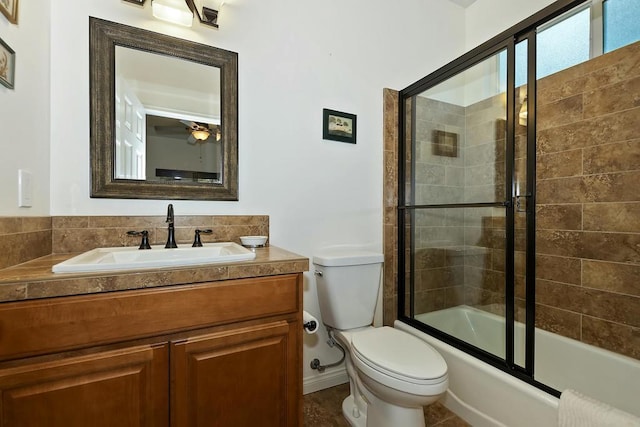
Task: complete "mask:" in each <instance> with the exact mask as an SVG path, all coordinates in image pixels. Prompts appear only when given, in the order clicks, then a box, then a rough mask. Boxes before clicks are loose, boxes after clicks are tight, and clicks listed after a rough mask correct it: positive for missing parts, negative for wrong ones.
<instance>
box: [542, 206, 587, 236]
mask: <svg viewBox="0 0 640 427" xmlns="http://www.w3.org/2000/svg"><path fill="white" fill-rule="evenodd" d="M536 228H537V229H538V230H543V229H548V230H558V229H559V230H581V229H582V205H581V204H571V205H540V204H539V205H537V206H536Z"/></svg>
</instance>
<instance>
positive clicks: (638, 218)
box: [584, 202, 640, 233]
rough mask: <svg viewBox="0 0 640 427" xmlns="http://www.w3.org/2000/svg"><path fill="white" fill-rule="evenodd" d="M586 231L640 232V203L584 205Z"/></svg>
mask: <svg viewBox="0 0 640 427" xmlns="http://www.w3.org/2000/svg"><path fill="white" fill-rule="evenodd" d="M584 229H585V230H589V231H615V232H621V233H637V232H638V231H640V202H627V203H587V204H585V205H584Z"/></svg>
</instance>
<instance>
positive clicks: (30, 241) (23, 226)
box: [0, 217, 51, 269]
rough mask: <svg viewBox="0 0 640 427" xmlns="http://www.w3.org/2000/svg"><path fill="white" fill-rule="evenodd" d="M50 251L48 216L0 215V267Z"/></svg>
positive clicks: (18, 262)
mask: <svg viewBox="0 0 640 427" xmlns="http://www.w3.org/2000/svg"><path fill="white" fill-rule="evenodd" d="M50 253H51V218H50V217H0V254H2V256H0V269H2V268H6V267H10V266H12V265H16V264H21V263H23V262H27V261H30V260H32V259H35V258H39V257H41V256H44V255H48V254H50Z"/></svg>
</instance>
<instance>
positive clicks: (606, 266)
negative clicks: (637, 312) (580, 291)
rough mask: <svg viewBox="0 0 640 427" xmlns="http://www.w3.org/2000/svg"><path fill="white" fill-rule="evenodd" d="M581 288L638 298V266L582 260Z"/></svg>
mask: <svg viewBox="0 0 640 427" xmlns="http://www.w3.org/2000/svg"><path fill="white" fill-rule="evenodd" d="M582 286H585V287H588V288H594V289H600V290H603V291H609V292H617V293H621V294H627V295H632V296H636V297H640V265H638V264H623V263H613V262H600V261H591V260H582ZM639 317H640V316H639Z"/></svg>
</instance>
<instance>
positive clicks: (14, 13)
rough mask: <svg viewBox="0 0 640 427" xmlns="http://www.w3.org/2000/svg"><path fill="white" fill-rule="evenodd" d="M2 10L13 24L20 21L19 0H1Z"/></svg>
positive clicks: (0, 7)
mask: <svg viewBox="0 0 640 427" xmlns="http://www.w3.org/2000/svg"><path fill="white" fill-rule="evenodd" d="M0 12H2V14H3V15H4V16H6V17H7V19H8V20H9V22H11V23H12V24H17V23H18V0H0Z"/></svg>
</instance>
